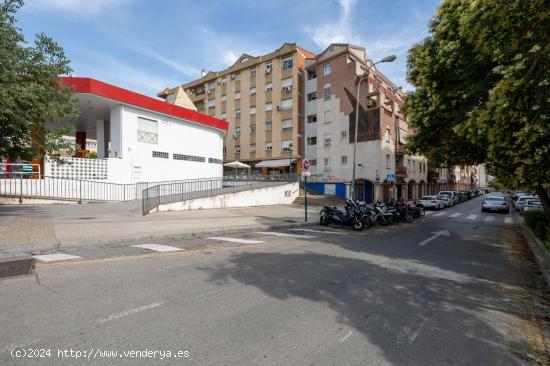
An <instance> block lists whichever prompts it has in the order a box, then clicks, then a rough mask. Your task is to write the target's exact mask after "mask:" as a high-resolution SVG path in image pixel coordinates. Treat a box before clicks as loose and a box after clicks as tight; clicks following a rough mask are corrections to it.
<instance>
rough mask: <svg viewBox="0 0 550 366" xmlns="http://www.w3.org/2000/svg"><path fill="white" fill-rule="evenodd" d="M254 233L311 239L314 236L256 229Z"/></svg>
mask: <svg viewBox="0 0 550 366" xmlns="http://www.w3.org/2000/svg"><path fill="white" fill-rule="evenodd" d="M256 234H263V235H274V236H289V237H293V238H302V239H311V238H315V237H316V236H314V235H300V234H288V233H279V232H276V231H257V232H256Z"/></svg>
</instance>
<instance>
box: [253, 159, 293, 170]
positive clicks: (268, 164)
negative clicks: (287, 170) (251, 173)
mask: <svg viewBox="0 0 550 366" xmlns="http://www.w3.org/2000/svg"><path fill="white" fill-rule="evenodd" d="M295 161H296V159H292V163H293V164H294V162H295ZM290 162H291V160H290V159H276V160H264V161H261V162H259V163H258V164H256V165H255V166H254V167H255V168H279V167H283V166H289V165H290Z"/></svg>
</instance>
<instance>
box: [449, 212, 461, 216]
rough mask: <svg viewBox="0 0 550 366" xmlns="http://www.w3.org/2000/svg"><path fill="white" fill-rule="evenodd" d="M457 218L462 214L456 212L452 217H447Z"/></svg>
mask: <svg viewBox="0 0 550 366" xmlns="http://www.w3.org/2000/svg"><path fill="white" fill-rule="evenodd" d="M458 216H462V214H461V213H460V212H457V213H454V214H452V215H449V217H458Z"/></svg>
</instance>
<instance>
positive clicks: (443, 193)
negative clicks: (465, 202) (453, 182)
mask: <svg viewBox="0 0 550 366" xmlns="http://www.w3.org/2000/svg"><path fill="white" fill-rule="evenodd" d="M438 195H439V196H449V198H450V199H451V201H452V202H453V204H452V205H451V206H454V205H455V204H457V203H459V202H460V198H459V197H458V194H457V193H456V192H455V191H441V192H439V194H438Z"/></svg>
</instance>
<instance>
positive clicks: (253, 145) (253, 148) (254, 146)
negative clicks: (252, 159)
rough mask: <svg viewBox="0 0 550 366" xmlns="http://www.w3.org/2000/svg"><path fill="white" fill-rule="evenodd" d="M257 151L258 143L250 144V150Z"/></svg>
mask: <svg viewBox="0 0 550 366" xmlns="http://www.w3.org/2000/svg"><path fill="white" fill-rule="evenodd" d="M255 151H256V144H250V152H255Z"/></svg>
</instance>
